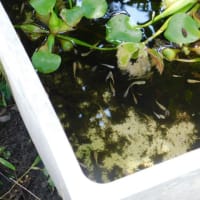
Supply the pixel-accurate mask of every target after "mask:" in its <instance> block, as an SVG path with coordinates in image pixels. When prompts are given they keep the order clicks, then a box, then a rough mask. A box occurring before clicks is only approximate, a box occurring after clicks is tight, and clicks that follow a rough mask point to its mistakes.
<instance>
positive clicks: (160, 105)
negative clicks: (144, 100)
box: [155, 101, 167, 111]
mask: <svg viewBox="0 0 200 200" xmlns="http://www.w3.org/2000/svg"><path fill="white" fill-rule="evenodd" d="M155 103H156V104H157V106H158V107H159V108H160V109H161V110H163V111H166V110H167V108H166V107H165V106H163V105H162V104H160V103H159V102H158V101H155Z"/></svg>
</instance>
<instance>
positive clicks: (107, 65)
mask: <svg viewBox="0 0 200 200" xmlns="http://www.w3.org/2000/svg"><path fill="white" fill-rule="evenodd" d="M101 65H102V66H104V67H108V68H110V69H114V68H115V66H113V65H109V64H104V63H103V64H101Z"/></svg>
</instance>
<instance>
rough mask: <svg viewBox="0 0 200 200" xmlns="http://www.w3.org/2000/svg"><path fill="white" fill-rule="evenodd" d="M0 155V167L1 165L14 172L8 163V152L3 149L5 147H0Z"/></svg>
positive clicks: (13, 168) (11, 165) (13, 167)
mask: <svg viewBox="0 0 200 200" xmlns="http://www.w3.org/2000/svg"><path fill="white" fill-rule="evenodd" d="M0 155H1V156H0V165H3V166H4V167H6V168H8V169H10V170H12V171H15V170H16V168H15V166H14V165H13V164H12V163H10V162H9V161H8V159H9V157H10V152H9V151H7V150H6V149H5V147H0Z"/></svg>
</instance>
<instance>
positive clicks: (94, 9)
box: [81, 0, 108, 19]
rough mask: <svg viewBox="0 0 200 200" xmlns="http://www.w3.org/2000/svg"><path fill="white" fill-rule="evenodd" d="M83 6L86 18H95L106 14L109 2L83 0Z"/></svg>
mask: <svg viewBox="0 0 200 200" xmlns="http://www.w3.org/2000/svg"><path fill="white" fill-rule="evenodd" d="M81 7H82V9H83V13H84V16H85V17H86V18H88V19H95V18H100V17H103V16H104V15H105V14H106V11H107V8H108V4H107V2H106V1H105V0H98V1H94V0H83V1H82V6H81Z"/></svg>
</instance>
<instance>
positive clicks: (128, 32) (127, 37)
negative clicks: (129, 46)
mask: <svg viewBox="0 0 200 200" xmlns="http://www.w3.org/2000/svg"><path fill="white" fill-rule="evenodd" d="M106 31H107V34H106V40H107V41H109V42H111V43H115V44H120V43H121V42H140V41H141V39H142V32H141V30H140V29H138V28H136V27H134V26H132V25H131V24H130V17H128V16H127V15H123V14H119V15H116V16H114V17H112V18H111V19H110V20H109V21H108V23H107V25H106Z"/></svg>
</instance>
